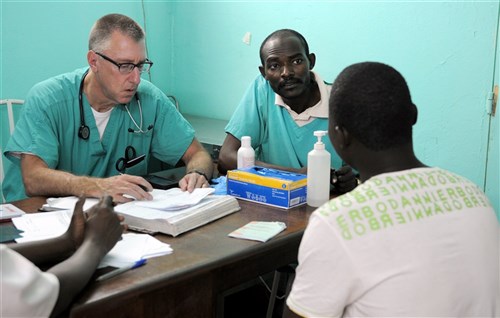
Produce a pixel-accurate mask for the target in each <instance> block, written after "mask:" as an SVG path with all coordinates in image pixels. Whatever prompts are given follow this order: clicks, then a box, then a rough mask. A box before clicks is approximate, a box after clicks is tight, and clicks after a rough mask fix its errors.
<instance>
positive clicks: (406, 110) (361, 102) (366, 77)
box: [329, 62, 417, 151]
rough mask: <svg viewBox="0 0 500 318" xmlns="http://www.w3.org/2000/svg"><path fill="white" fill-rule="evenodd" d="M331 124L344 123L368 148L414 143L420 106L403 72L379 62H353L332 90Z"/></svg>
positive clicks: (384, 147)
mask: <svg viewBox="0 0 500 318" xmlns="http://www.w3.org/2000/svg"><path fill="white" fill-rule="evenodd" d="M329 103H330V108H329V109H330V110H329V112H330V113H329V118H330V128H329V129H333V128H334V127H335V126H340V127H344V128H345V129H346V130H347V131H348V132H349V133H350V134H351V135H353V136H354V137H355V138H356V139H357V140H359V141H360V142H361V143H362V144H363V145H364V146H366V147H367V148H368V149H371V150H374V151H379V150H386V149H391V148H394V147H397V146H401V145H404V144H408V143H411V141H412V126H413V125H414V124H415V122H416V116H417V114H416V107H415V105H414V104H413V103H412V101H411V96H410V91H409V89H408V85H407V84H406V81H405V79H404V78H403V76H402V75H401V74H400V73H399V72H398V71H396V70H395V69H394V68H392V67H391V66H389V65H386V64H382V63H377V62H364V63H358V64H353V65H351V66H349V67H347V68H345V69H344V70H343V71H342V72H341V73H340V74H339V75H338V77H337V79H336V80H335V82H334V83H333V86H332V91H331V94H330V101H329Z"/></svg>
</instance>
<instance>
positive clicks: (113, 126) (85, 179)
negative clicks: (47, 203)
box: [3, 14, 213, 202]
mask: <svg viewBox="0 0 500 318" xmlns="http://www.w3.org/2000/svg"><path fill="white" fill-rule="evenodd" d="M87 61H88V64H89V67H85V68H82V69H77V70H75V71H73V72H70V73H66V74H62V75H59V76H56V77H53V78H51V79H48V80H46V81H43V82H41V83H39V84H37V85H35V86H34V87H33V88H32V89H31V90H30V92H29V93H28V96H27V97H26V100H25V104H24V107H23V114H22V115H21V117H20V119H19V121H18V123H17V124H16V128H15V131H14V133H13V135H12V138H11V139H10V140H9V143H8V144H7V147H6V149H5V155H6V157H7V158H8V159H9V160H10V161H11V162H12V163H13V164H12V165H10V167H9V169H7V170H6V173H5V179H4V184H3V193H4V196H5V199H6V200H7V201H14V200H19V199H23V198H25V197H26V196H66V195H77V196H89V197H100V196H102V195H104V194H109V195H111V196H112V197H113V200H114V201H115V202H126V201H130V200H131V198H130V196H132V197H135V198H136V199H140V200H144V199H145V200H148V199H152V196H151V194H150V193H148V191H151V190H152V186H151V184H150V183H149V182H147V181H146V180H145V179H144V178H142V177H141V175H146V174H147V171H148V162H149V159H150V157H151V156H155V157H156V158H158V159H159V160H161V161H163V162H165V163H167V164H170V165H175V164H177V162H178V161H179V160H182V161H183V162H184V163H185V165H186V171H187V173H186V175H185V176H184V177H183V178H182V179H181V180H180V182H179V187H180V188H181V189H183V190H188V191H190V192H191V191H193V189H194V188H195V187H203V186H208V185H209V184H208V182H209V180H208V179H209V178H210V177H211V175H212V172H213V164H212V160H211V157H210V155H209V154H208V152H207V151H206V150H205V149H204V148H203V146H201V144H200V143H199V142H198V141H197V139H196V138H195V136H194V130H193V128H192V127H191V125H190V124H189V123H188V122H187V121H186V120H185V119H184V118H183V117H182V115H181V114H180V113H179V112H178V111H177V110H176V108H175V106H174V105H173V104H172V103H171V101H170V100H169V98H168V97H167V96H166V95H165V94H164V93H163V92H162V91H160V89H158V88H157V87H156V86H154V85H153V84H152V83H150V82H148V81H146V80H141V73H144V72H149V70H150V68H151V66H152V65H153V62H151V61H150V60H149V59H148V58H147V57H146V49H145V35H144V31H143V30H142V28H141V27H140V26H139V25H138V24H137V23H136V22H135V21H134V20H132V19H130V18H129V17H126V16H124V15H120V14H109V15H106V16H104V17H102V18H100V19H99V20H98V21H97V22H96V23H95V24H94V26H93V27H92V29H91V31H90V37H89V51H88V52H87ZM23 185H24V186H23ZM124 195H126V196H124Z"/></svg>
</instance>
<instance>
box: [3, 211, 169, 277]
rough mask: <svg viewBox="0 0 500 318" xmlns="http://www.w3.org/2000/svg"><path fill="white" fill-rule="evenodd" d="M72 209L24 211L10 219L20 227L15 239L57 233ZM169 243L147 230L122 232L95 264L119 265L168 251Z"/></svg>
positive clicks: (54, 234)
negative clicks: (99, 262) (20, 232)
mask: <svg viewBox="0 0 500 318" xmlns="http://www.w3.org/2000/svg"><path fill="white" fill-rule="evenodd" d="M72 215H73V211H72V210H62V211H54V212H44V213H27V214H25V215H23V216H21V217H18V218H15V219H12V221H13V223H14V225H15V226H16V228H17V229H19V230H22V231H24V233H22V234H21V235H22V236H23V237H22V238H19V239H17V240H16V241H17V242H29V241H37V240H42V239H47V238H52V237H57V236H59V235H61V234H63V233H64V232H66V230H67V229H68V227H69V223H70V221H71V216H72ZM172 252H173V250H172V248H171V247H170V245H169V244H166V243H163V242H160V241H159V240H158V239H156V238H154V237H152V236H151V235H148V234H135V233H126V234H123V235H122V239H121V240H120V241H118V243H116V245H115V246H114V247H113V249H112V250H111V251H109V253H108V254H107V255H106V256H105V257H104V259H103V260H102V262H101V264H100V265H99V268H101V267H106V266H113V267H122V266H126V265H128V264H130V263H131V262H135V261H138V260H140V259H141V258H151V257H155V256H161V255H166V254H170V253H172Z"/></svg>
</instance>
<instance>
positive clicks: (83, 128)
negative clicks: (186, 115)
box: [78, 70, 154, 140]
mask: <svg viewBox="0 0 500 318" xmlns="http://www.w3.org/2000/svg"><path fill="white" fill-rule="evenodd" d="M88 73H89V70H86V71H85V73H84V74H83V77H82V81H81V82H80V89H79V90H78V103H79V106H80V128H79V129H78V137H80V138H82V139H83V140H87V139H89V136H90V128H89V126H87V125H86V124H85V113H84V111H83V97H82V93H83V82H84V81H85V77H86V76H87V74H88ZM135 100H136V101H137V105H139V114H140V116H141V122H140V125H137V122H136V121H135V119H134V117H132V114H131V113H130V110H129V109H128V105H124V106H125V109H126V110H127V113H128V115H129V117H130V119H131V120H132V122H133V123H134V125H135V127H136V128H137V129H133V128H129V129H128V132H130V133H137V134H139V133H140V134H145V133H147V132H148V131H150V130H151V129H153V127H154V125H153V124H151V125H149V126H148V128H147V129H146V130H142V124H143V119H144V117H143V116H142V105H141V101H140V100H139V95H138V94H137V93H135Z"/></svg>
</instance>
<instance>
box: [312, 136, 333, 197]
mask: <svg viewBox="0 0 500 318" xmlns="http://www.w3.org/2000/svg"><path fill="white" fill-rule="evenodd" d="M326 134H327V131H324V130H316V131H315V132H314V136H316V137H317V138H318V141H317V142H316V143H315V144H314V149H313V150H311V151H310V152H309V154H308V155H307V204H308V205H310V206H312V207H319V206H320V205H322V204H323V203H326V202H327V201H328V200H329V199H330V162H331V161H330V153H329V152H328V151H326V150H325V144H324V143H323V142H322V141H321V137H323V136H325V135H326Z"/></svg>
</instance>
